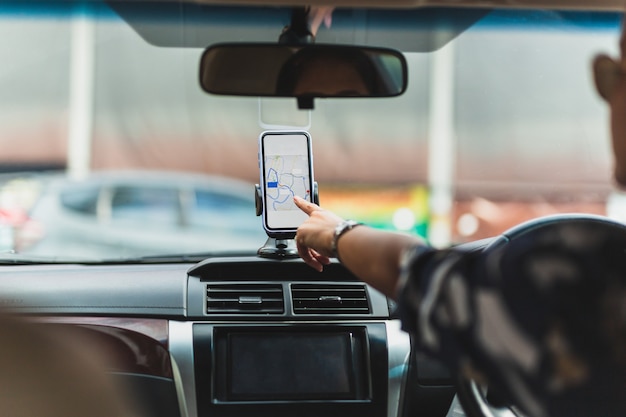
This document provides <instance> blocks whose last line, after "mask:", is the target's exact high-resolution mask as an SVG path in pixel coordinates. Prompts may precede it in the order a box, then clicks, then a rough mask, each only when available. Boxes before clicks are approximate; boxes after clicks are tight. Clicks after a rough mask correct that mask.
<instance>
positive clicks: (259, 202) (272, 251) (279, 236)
mask: <svg viewBox="0 0 626 417" xmlns="http://www.w3.org/2000/svg"><path fill="white" fill-rule="evenodd" d="M254 188H255V196H254V201H255V207H256V215H257V216H261V215H262V214H263V194H262V192H261V186H260V185H259V184H255V185H254ZM311 197H312V200H313V202H314V203H315V204H319V201H320V200H319V191H318V186H317V182H316V181H314V182H313V193H312V195H311ZM266 233H267V235H268V238H267V240H266V241H265V244H264V245H263V246H262V247H261V248H259V250H258V251H257V255H259V256H260V257H262V258H273V259H287V258H297V257H298V256H299V255H298V248H297V247H296V241H295V239H294V238H295V237H296V234H295V233H271V234H270V232H267V230H266Z"/></svg>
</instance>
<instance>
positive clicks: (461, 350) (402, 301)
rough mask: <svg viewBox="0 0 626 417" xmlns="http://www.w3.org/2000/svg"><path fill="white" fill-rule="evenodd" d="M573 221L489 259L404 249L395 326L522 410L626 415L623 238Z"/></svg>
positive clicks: (575, 416)
mask: <svg viewBox="0 0 626 417" xmlns="http://www.w3.org/2000/svg"><path fill="white" fill-rule="evenodd" d="M574 229H575V230H569V231H568V232H569V233H571V235H570V236H568V239H563V234H562V233H561V234H558V233H557V234H554V233H548V234H546V236H543V237H542V239H539V241H540V244H537V239H536V237H534V238H533V239H519V241H516V242H515V243H514V244H509V245H504V246H503V248H502V249H500V250H496V251H493V252H491V253H490V255H489V257H485V256H483V255H481V254H480V253H476V252H463V251H459V250H455V249H448V250H435V249H432V248H429V247H424V246H420V247H416V248H414V249H412V250H411V251H409V252H408V253H407V254H406V256H405V258H404V261H403V265H402V274H401V279H400V284H399V288H398V308H399V314H400V318H401V320H402V325H403V328H404V329H405V330H406V331H407V332H409V333H411V334H412V335H413V336H414V339H415V340H416V342H417V348H418V349H420V350H422V351H424V352H426V353H429V354H430V355H432V356H435V357H436V358H438V359H440V360H442V361H443V362H444V363H446V364H447V365H448V367H449V368H450V369H451V370H452V371H453V372H460V373H463V374H465V375H467V376H471V377H473V378H478V379H482V381H484V382H488V384H489V387H490V389H492V390H494V391H497V394H498V395H499V397H500V398H501V399H502V400H504V401H506V402H507V403H510V404H515V405H517V406H518V407H520V408H521V409H522V410H524V411H525V412H526V413H527V414H528V415H529V416H532V417H544V416H545V417H557V416H568V417H579V416H580V417H590V416H595V415H597V416H600V415H602V416H607V417H608V416H611V417H613V416H625V415H626V401H625V400H623V398H624V395H625V394H626V353H625V352H626V344H625V343H624V341H625V340H626V326H625V325H624V323H625V322H626V284H625V277H626V273H624V271H626V255H625V253H626V250H625V249H626V242H615V241H614V240H615V239H614V236H611V233H607V234H605V235H602V234H600V235H599V236H596V237H595V239H590V235H589V233H590V231H589V230H587V229H585V228H584V227H583V228H578V229H576V228H574ZM624 235H626V233H625V234H624ZM576 242H578V244H576ZM580 242H585V244H584V245H581V244H580ZM607 247H613V248H615V249H614V250H612V251H607V249H606V248H607ZM620 254H621V256H620ZM615 271H620V272H621V274H619V275H618V274H617V273H615V274H614V272H615ZM599 275H600V276H601V277H602V278H601V279H598V276H599ZM504 277H506V279H505V278H504ZM618 289H619V291H621V292H615V291H617V290H618ZM616 315H617V316H619V315H621V316H620V317H619V318H618V317H617V316H616Z"/></svg>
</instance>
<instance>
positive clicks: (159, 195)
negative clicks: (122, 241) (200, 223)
mask: <svg viewBox="0 0 626 417" xmlns="http://www.w3.org/2000/svg"><path fill="white" fill-rule="evenodd" d="M179 207H180V205H179V200H178V190H175V189H171V188H148V187H146V188H140V187H119V188H116V189H115V191H114V193H113V198H112V202H111V219H112V220H113V221H125V222H132V223H135V224H141V225H145V226H153V225H155V226H176V225H178V224H180V209H179Z"/></svg>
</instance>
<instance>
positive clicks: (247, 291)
mask: <svg viewBox="0 0 626 417" xmlns="http://www.w3.org/2000/svg"><path fill="white" fill-rule="evenodd" d="M283 301H284V300H283V289H282V286H281V285H280V284H210V285H207V290H206V312H207V314H282V313H283V312H284V302H283Z"/></svg>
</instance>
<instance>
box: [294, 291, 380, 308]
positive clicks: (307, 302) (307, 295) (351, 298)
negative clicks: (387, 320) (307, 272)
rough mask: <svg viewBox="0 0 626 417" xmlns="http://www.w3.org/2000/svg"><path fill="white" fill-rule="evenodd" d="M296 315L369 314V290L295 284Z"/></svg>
mask: <svg viewBox="0 0 626 417" xmlns="http://www.w3.org/2000/svg"><path fill="white" fill-rule="evenodd" d="M291 295H292V299H293V312H294V314H369V313H370V306H369V301H368V299H367V290H366V288H365V286H364V285H361V284H344V285H338V284H328V285H322V284H293V285H292V286H291Z"/></svg>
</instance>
